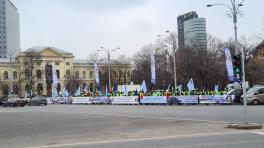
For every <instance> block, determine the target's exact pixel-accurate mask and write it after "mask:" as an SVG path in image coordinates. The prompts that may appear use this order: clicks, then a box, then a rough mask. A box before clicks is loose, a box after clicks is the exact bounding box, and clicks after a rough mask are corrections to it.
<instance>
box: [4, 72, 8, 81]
mask: <svg viewBox="0 0 264 148" xmlns="http://www.w3.org/2000/svg"><path fill="white" fill-rule="evenodd" d="M7 79H8V72H7V71H5V72H4V80H7Z"/></svg>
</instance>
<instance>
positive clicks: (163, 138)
mask: <svg viewBox="0 0 264 148" xmlns="http://www.w3.org/2000/svg"><path fill="white" fill-rule="evenodd" d="M244 133H249V132H248V131H236V132H222V133H219V132H218V133H202V134H189V135H174V136H163V137H148V138H136V139H117V140H106V141H92V142H82V143H68V144H54V145H42V146H33V147H27V148H50V147H65V146H79V145H96V144H107V143H118V142H120V143H121V142H122V143H124V142H133V141H144V140H165V139H175V138H191V137H200V136H201V137H203V136H223V135H236V134H244Z"/></svg>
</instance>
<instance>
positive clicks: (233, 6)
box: [207, 0, 248, 125]
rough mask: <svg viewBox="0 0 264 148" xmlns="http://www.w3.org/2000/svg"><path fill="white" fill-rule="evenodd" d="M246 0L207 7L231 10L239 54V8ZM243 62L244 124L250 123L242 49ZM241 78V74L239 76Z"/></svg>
mask: <svg viewBox="0 0 264 148" xmlns="http://www.w3.org/2000/svg"><path fill="white" fill-rule="evenodd" d="M244 1H245V0H242V1H241V2H240V3H238V4H237V3H236V0H231V5H227V4H224V3H217V4H208V5H207V7H212V6H216V5H222V6H225V7H227V8H228V9H229V10H230V12H231V16H232V18H233V24H234V33H235V55H238V54H239V50H238V40H237V17H238V15H240V14H241V11H240V10H239V7H241V6H243V2H244ZM241 64H242V88H243V100H244V124H246V125H247V124H248V119H247V96H246V86H245V83H246V79H245V75H246V74H245V53H244V50H243V51H241ZM237 78H239V75H238V76H237Z"/></svg>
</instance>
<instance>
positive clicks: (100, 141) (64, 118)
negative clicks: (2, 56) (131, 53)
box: [0, 105, 264, 148]
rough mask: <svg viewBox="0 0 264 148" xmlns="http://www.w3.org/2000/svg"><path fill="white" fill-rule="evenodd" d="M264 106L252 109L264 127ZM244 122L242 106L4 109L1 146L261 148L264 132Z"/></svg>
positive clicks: (253, 116)
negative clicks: (234, 125) (233, 125)
mask: <svg viewBox="0 0 264 148" xmlns="http://www.w3.org/2000/svg"><path fill="white" fill-rule="evenodd" d="M263 112H264V106H249V107H248V114H249V121H250V122H251V123H260V124H264V118H263V117H264V115H263ZM229 122H243V106H239V105H236V106H231V105H225V106H220V105H219V106H218V105H216V106H215V105H212V106H138V105H130V106H129V105H128V106H126V105H48V106H30V107H28V106H27V107H23V108H20V107H17V108H3V107H0V125H1V127H0V147H3V148H6V147H8V148H12V147H35V148H41V147H42V148H44V147H67V148H68V147H76V148H79V147H95V148H102V147H109V148H118V147H120V148H123V147H126V148H132V147H142V148H150V147H161V148H169V147H180V148H182V147H188V148H203V147H205V148H209V147H221V148H222V147H239V148H243V147H245V148H248V147H252V148H254V147H263V145H264V130H263V129H261V130H245V131H244V130H235V129H228V128H225V127H226V125H227V124H228V123H229Z"/></svg>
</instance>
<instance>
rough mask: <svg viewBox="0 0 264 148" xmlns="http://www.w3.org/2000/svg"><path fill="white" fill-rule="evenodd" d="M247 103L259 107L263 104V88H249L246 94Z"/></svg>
mask: <svg viewBox="0 0 264 148" xmlns="http://www.w3.org/2000/svg"><path fill="white" fill-rule="evenodd" d="M246 97H247V103H248V104H253V105H259V104H263V103H264V86H254V87H252V88H250V89H249V90H248V91H247V93H246ZM243 98H244V96H242V97H241V102H244V100H243Z"/></svg>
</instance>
